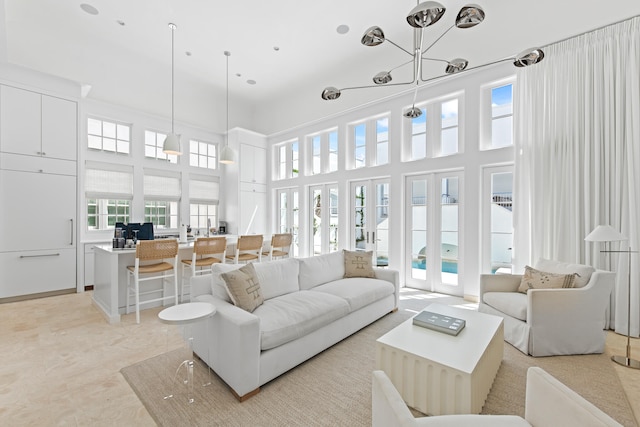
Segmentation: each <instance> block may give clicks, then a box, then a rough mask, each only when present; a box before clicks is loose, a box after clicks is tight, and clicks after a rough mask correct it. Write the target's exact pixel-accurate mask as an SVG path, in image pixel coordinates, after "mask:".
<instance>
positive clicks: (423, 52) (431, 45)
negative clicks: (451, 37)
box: [422, 25, 455, 55]
mask: <svg viewBox="0 0 640 427" xmlns="http://www.w3.org/2000/svg"><path fill="white" fill-rule="evenodd" d="M453 27H455V25H452V26H450V27H449V28H447V29H446V31H445V32H444V33H442V34H441V35H440V37H438V38H437V39H435V40H434V41H433V43H431V44H430V45H429V46H427V47H426V48H425V49H424V50H423V51H422V54H423V55H424V54H425V53H427V51H428V50H429V49H431V48H432V47H433V46H434V45H435V44H436V43H438V42H439V41H440V39H441V38H443V37H444V36H445V35H446V34H447V33H448V32H449V31H451V29H452V28H453Z"/></svg>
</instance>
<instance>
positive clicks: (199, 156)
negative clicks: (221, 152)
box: [189, 139, 218, 169]
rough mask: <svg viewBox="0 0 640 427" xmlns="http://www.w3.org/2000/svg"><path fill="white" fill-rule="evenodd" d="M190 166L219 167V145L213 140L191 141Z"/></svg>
mask: <svg viewBox="0 0 640 427" xmlns="http://www.w3.org/2000/svg"><path fill="white" fill-rule="evenodd" d="M189 166H194V167H197V168H205V169H216V168H217V167H218V147H217V145H216V144H213V143H211V142H203V141H196V140H195V139H192V140H191V141H189Z"/></svg>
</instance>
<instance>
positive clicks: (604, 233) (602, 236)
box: [584, 225, 628, 242]
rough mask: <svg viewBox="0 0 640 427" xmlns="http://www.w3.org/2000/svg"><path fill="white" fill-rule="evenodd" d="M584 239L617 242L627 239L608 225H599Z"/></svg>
mask: <svg viewBox="0 0 640 427" xmlns="http://www.w3.org/2000/svg"><path fill="white" fill-rule="evenodd" d="M584 240H586V241H587V242H617V241H620V240H628V239H627V238H626V237H625V236H623V235H622V234H620V233H619V232H618V231H616V230H615V229H614V228H613V227H611V226H610V225H599V226H597V227H596V228H595V229H594V230H593V231H592V232H591V233H589V234H588V235H587V237H585V238H584Z"/></svg>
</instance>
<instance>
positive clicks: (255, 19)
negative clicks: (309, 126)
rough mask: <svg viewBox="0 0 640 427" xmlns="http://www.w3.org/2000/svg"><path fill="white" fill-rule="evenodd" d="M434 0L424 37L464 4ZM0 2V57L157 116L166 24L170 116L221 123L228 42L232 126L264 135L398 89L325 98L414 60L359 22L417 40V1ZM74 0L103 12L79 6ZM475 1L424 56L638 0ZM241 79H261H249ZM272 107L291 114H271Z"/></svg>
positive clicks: (519, 35) (541, 39)
mask: <svg viewBox="0 0 640 427" xmlns="http://www.w3.org/2000/svg"><path fill="white" fill-rule="evenodd" d="M441 2H442V3H443V4H444V5H445V7H446V8H447V12H446V13H445V16H444V17H443V18H442V20H441V21H440V22H438V23H437V24H435V25H434V26H432V27H429V28H428V29H427V30H426V32H425V41H426V42H427V43H429V42H430V41H432V40H435V39H436V38H437V37H438V36H439V35H440V34H442V33H443V32H444V31H445V30H446V29H447V28H448V27H449V26H451V25H452V23H453V21H454V20H455V16H456V14H457V12H458V10H459V9H460V7H461V6H463V5H464V4H467V1H463V0H441ZM2 3H3V4H4V8H3V9H4V11H3V12H0V13H4V19H5V25H4V27H3V28H4V34H0V42H4V43H3V44H4V45H3V46H0V56H5V58H0V59H3V60H5V61H7V62H9V63H12V64H16V65H20V66H24V67H28V68H33V69H36V70H39V71H42V72H45V73H48V74H52V75H55V76H59V77H63V78H66V79H69V80H73V81H76V82H78V83H80V84H87V85H90V86H91V91H90V92H89V95H88V98H93V99H97V100H104V101H108V102H110V103H115V104H122V105H126V106H129V107H133V108H137V109H141V110H144V111H147V112H150V113H153V114H159V115H163V116H170V105H171V104H170V101H171V92H170V87H171V30H170V29H169V27H168V23H169V22H173V23H175V24H176V25H177V26H178V28H177V30H176V31H175V34H174V36H175V91H176V92H175V114H176V120H178V121H180V120H181V121H185V122H189V123H193V124H198V125H201V126H204V127H207V128H209V129H211V130H214V131H217V132H222V131H224V128H225V126H226V124H225V122H224V114H225V113H224V108H225V81H226V80H225V79H226V77H225V76H226V68H225V67H226V65H225V60H226V57H225V56H224V53H223V52H224V51H225V50H227V51H230V52H231V57H230V58H229V67H230V85H229V88H230V89H229V90H230V100H231V101H230V104H231V108H232V112H231V115H230V122H231V126H232V127H233V126H234V125H239V126H243V127H246V128H249V129H253V130H256V131H260V132H264V133H273V132H276V131H279V130H281V129H282V128H283V127H285V126H294V125H297V124H300V123H298V122H301V121H305V120H311V119H313V118H314V117H318V116H322V115H327V114H331V113H332V112H338V111H340V110H343V109H346V108H349V107H353V106H354V105H357V103H362V102H368V101H371V100H374V99H376V97H379V96H381V94H382V93H383V91H386V93H387V94H388V93H390V92H391V93H392V90H390V89H377V88H376V89H364V90H360V91H353V92H348V93H349V96H348V97H347V95H346V94H345V95H343V97H342V98H341V99H340V100H338V101H335V102H333V103H330V102H327V101H323V100H321V99H320V93H321V91H322V89H323V88H324V87H325V86H328V85H332V86H336V87H346V86H360V85H367V84H370V83H371V77H372V76H373V75H374V74H376V73H377V72H379V71H382V70H388V69H390V68H392V67H395V66H396V65H399V64H400V63H402V62H405V61H407V60H409V59H410V57H409V56H408V55H407V54H406V53H404V52H402V51H400V50H399V49H396V48H394V47H393V46H392V45H390V44H388V43H385V44H384V45H381V46H378V47H373V48H372V47H364V46H362V45H361V44H360V38H361V36H362V34H363V32H364V31H365V29H367V28H368V27H370V26H372V25H378V26H380V27H381V28H382V29H383V30H384V32H385V34H386V36H387V37H388V38H389V39H391V40H393V41H394V42H395V43H397V44H399V45H401V46H402V47H404V48H405V49H407V50H411V49H412V44H413V30H412V29H411V27H409V26H408V24H407V23H406V20H405V17H406V15H407V13H408V12H409V11H410V10H411V9H412V8H413V7H414V6H415V5H416V4H417V2H416V1H415V0H395V1H391V0H322V1H318V0H315V1H310V0H269V1H265V0H261V1H258V0H245V1H229V0H228V1H221V0H217V1H216V0H0V4H2ZM82 3H87V4H90V5H92V6H93V7H95V8H96V9H97V10H98V12H99V13H98V14H97V15H91V14H88V13H86V12H84V11H83V10H82V9H81V7H80V5H81V4H82ZM478 4H480V5H481V6H482V7H483V9H484V11H485V13H486V19H485V21H484V22H483V23H482V24H480V25H478V26H477V27H474V28H471V29H464V30H463V29H457V28H453V29H452V30H451V31H450V32H448V33H447V34H446V35H445V36H444V37H443V38H442V39H441V40H440V41H439V42H438V43H436V44H435V46H434V47H433V48H432V49H431V50H430V51H429V54H428V56H431V57H435V58H442V59H453V58H456V57H463V58H466V59H468V60H469V62H470V66H474V65H479V64H484V63H487V62H491V61H495V60H497V59H502V58H507V57H511V56H513V55H515V54H517V53H518V52H520V51H522V50H523V49H525V48H528V47H532V46H545V45H548V44H551V43H553V42H556V41H559V40H562V39H565V38H568V37H571V36H574V35H578V34H581V33H583V32H586V31H589V30H593V29H595V28H599V27H602V26H605V25H607V24H611V23H614V22H618V21H621V20H623V19H625V18H629V17H632V16H636V15H640V1H639V0H614V1H610V2H608V3H605V4H602V3H601V2H596V1H594V0H564V1H558V0H536V1H530V0H528V1H524V0H485V1H484V2H482V1H481V2H478ZM1 17H2V16H1V15H0V18H1ZM119 21H120V22H121V23H122V24H123V25H121V23H119ZM339 25H348V26H349V28H350V31H349V32H348V33H347V34H344V35H342V34H338V32H337V31H336V28H337V27H338V26H339ZM274 47H278V48H279V50H277V51H276V50H275V49H274ZM186 52H189V53H190V56H188V55H187V54H186ZM426 66H427V67H429V68H428V70H430V71H429V72H431V73H436V74H438V73H441V68H442V64H440V63H437V62H430V63H426ZM403 70H404V71H405V72H406V75H407V76H408V77H407V78H403V74H402V71H398V72H396V73H394V79H395V81H399V80H408V79H410V73H411V68H410V67H405V68H404V69H403ZM236 74H240V76H237V75H236ZM249 79H251V80H254V81H255V82H256V83H255V84H254V85H251V84H248V83H247V80H249ZM356 92H357V94H356ZM347 98H348V99H347ZM293 111H295V112H296V114H292V112H293ZM300 111H303V112H304V114H301V113H300ZM266 112H268V113H269V114H267V113H266ZM276 115H277V116H279V117H285V118H286V117H291V119H290V120H289V121H287V120H286V119H285V120H274V119H273V117H275V116H276ZM294 117H295V118H294ZM276 122H277V123H276Z"/></svg>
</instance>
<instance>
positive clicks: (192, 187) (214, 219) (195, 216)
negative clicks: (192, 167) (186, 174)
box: [188, 175, 220, 233]
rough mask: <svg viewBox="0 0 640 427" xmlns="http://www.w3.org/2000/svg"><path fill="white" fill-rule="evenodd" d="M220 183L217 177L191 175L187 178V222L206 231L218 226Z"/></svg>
mask: <svg viewBox="0 0 640 427" xmlns="http://www.w3.org/2000/svg"><path fill="white" fill-rule="evenodd" d="M219 193H220V185H219V183H218V181H217V178H212V177H209V176H193V175H192V176H191V177H190V179H189V224H188V225H190V226H191V228H195V229H199V230H202V232H203V233H206V232H207V230H209V229H210V228H212V227H214V228H217V227H218V199H219Z"/></svg>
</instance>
